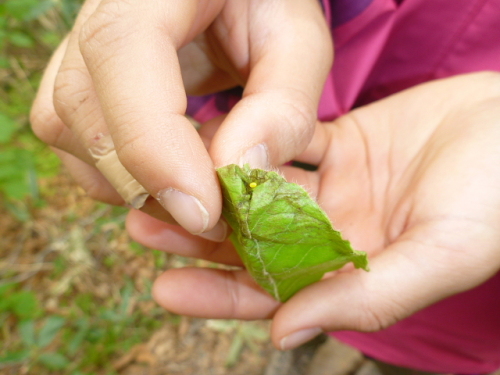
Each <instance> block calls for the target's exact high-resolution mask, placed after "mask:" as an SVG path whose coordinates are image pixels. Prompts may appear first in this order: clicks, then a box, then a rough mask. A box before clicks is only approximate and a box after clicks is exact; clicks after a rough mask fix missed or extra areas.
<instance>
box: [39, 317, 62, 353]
mask: <svg viewBox="0 0 500 375" xmlns="http://www.w3.org/2000/svg"><path fill="white" fill-rule="evenodd" d="M65 322H66V320H65V319H64V318H62V317H60V316H49V317H48V318H47V319H46V320H45V324H44V325H43V327H42V328H41V329H40V332H38V346H39V347H40V348H44V347H46V346H47V345H49V344H50V343H51V342H52V341H53V340H54V338H55V337H56V335H57V334H58V333H59V330H60V329H61V328H62V326H63V325H64V323H65Z"/></svg>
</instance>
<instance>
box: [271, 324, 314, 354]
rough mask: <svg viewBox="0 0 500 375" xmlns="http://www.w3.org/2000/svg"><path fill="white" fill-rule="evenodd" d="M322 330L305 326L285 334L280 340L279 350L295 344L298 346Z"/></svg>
mask: <svg viewBox="0 0 500 375" xmlns="http://www.w3.org/2000/svg"><path fill="white" fill-rule="evenodd" d="M321 332H323V330H322V329H321V328H317V327H316V328H307V329H303V330H302V331H297V332H294V333H291V334H289V335H288V336H285V337H283V338H282V339H281V341H280V349H281V350H290V349H294V348H296V347H297V346H300V345H302V344H304V343H306V342H308V341H310V340H312V339H313V338H315V337H316V336H318V335H319V334H320V333H321Z"/></svg>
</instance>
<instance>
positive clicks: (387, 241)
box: [127, 73, 500, 349]
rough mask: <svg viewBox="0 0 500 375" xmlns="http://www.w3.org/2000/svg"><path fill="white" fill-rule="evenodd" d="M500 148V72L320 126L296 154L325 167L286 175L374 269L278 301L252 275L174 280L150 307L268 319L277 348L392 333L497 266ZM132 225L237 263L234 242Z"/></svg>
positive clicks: (149, 235) (192, 274)
mask: <svg viewBox="0 0 500 375" xmlns="http://www.w3.org/2000/svg"><path fill="white" fill-rule="evenodd" d="M214 126H216V124H215V125H214V124H213V123H212V124H207V125H206V127H207V128H210V127H214ZM204 131H206V132H207V133H211V132H213V129H202V133H203V132H204ZM499 144H500V74H498V73H475V74H469V75H462V76H456V77H453V78H448V79H443V80H439V81H434V82H431V83H427V84H423V85H420V86H416V87H414V88H411V89H409V90H406V91H404V92H401V93H398V94H395V95H393V96H391V97H389V98H386V99H384V100H381V101H379V102H376V103H373V104H371V105H368V106H365V107H362V108H359V109H356V110H354V111H352V112H350V113H349V114H347V115H345V116H343V117H341V118H339V119H338V120H336V121H334V122H330V123H323V124H318V126H317V128H316V132H315V136H314V138H313V140H312V142H311V143H310V144H309V147H308V148H307V150H306V151H305V152H304V153H303V154H302V155H301V156H300V157H299V160H302V161H304V162H308V163H312V164H317V165H318V166H319V168H318V170H317V171H316V172H306V171H303V170H299V169H295V168H292V167H284V168H282V172H283V173H284V174H285V176H286V177H287V178H288V179H289V180H291V181H297V182H298V183H300V184H302V185H304V186H306V188H307V189H308V190H309V191H311V192H312V194H313V195H315V196H316V198H317V200H318V201H319V202H320V204H321V206H322V207H323V208H324V209H325V210H326V212H327V213H328V214H329V216H330V218H331V220H332V222H333V224H334V226H335V227H336V228H337V229H339V230H341V231H342V233H343V235H344V236H345V237H346V238H347V239H349V240H350V241H351V242H352V244H353V246H354V248H356V249H358V250H364V251H367V252H368V254H369V258H370V268H371V271H370V272H364V271H361V270H354V269H353V268H352V267H350V268H349V267H348V268H346V269H344V270H341V271H340V272H337V273H334V274H332V275H329V276H328V277H326V278H324V279H323V280H322V281H320V282H318V283H315V284H312V285H310V286H308V287H306V288H304V289H303V290H301V291H300V292H298V293H297V294H296V295H295V296H293V297H292V298H291V299H290V300H289V301H287V302H286V303H284V304H279V303H277V302H276V301H274V300H273V299H272V298H271V297H270V296H269V295H267V294H266V293H265V292H264V291H262V290H261V289H260V288H259V287H258V286H257V285H255V283H254V282H253V281H252V280H251V279H250V277H249V275H248V273H247V272H246V271H245V270H244V269H239V270H233V271H222V270H216V269H201V268H181V269H172V270H168V271H166V272H165V273H164V274H163V275H162V276H160V277H159V278H158V280H156V283H155V285H154V296H155V298H156V300H157V301H158V303H159V304H160V305H162V306H163V307H164V308H166V309H168V310H170V311H173V312H176V313H178V314H183V315H190V316H197V317H204V318H231V319H261V318H270V319H272V321H273V322H272V339H273V342H274V344H275V345H276V346H277V347H278V348H282V349H289V348H291V347H293V346H296V345H298V344H300V343H301V342H302V341H304V340H307V339H310V338H311V337H310V336H311V335H313V334H317V333H319V332H320V331H325V332H327V331H335V330H345V329H351V330H361V331H376V330H379V329H382V328H384V327H387V326H389V325H391V324H393V323H395V322H396V321H398V320H401V319H403V318H405V317H407V316H409V315H411V314H412V313H414V312H416V311H418V310H420V309H422V308H424V307H426V306H428V305H430V304H432V303H435V302H436V301H439V300H441V299H443V298H446V297H448V296H450V295H453V294H455V293H459V292H462V291H465V290H468V289H471V288H473V287H475V286H477V285H479V284H480V283H482V282H484V281H485V280H487V279H488V278H489V277H491V276H493V275H494V274H495V273H496V272H498V270H499V269H500V245H499V244H500V230H499V229H500V195H499V194H498V192H499V191H500V147H499ZM127 227H128V230H129V232H130V234H131V235H132V237H133V238H134V239H135V240H137V241H139V242H141V243H143V244H145V245H146V246H150V247H154V248H157V249H161V250H164V251H167V252H171V253H176V254H180V255H184V256H189V257H195V258H202V259H208V260H211V261H214V262H218V263H223V264H229V265H236V266H241V263H240V261H239V259H238V257H237V255H236V253H235V251H234V249H233V247H232V246H231V244H230V243H229V242H228V241H226V242H223V243H215V242H210V241H207V240H204V239H201V238H199V237H194V236H192V235H190V234H189V233H187V232H186V231H184V230H183V229H182V228H179V227H175V226H172V225H169V224H167V223H164V222H161V221H158V220H156V219H154V218H151V217H150V216H147V215H145V214H144V213H141V212H140V211H132V212H130V214H129V216H128V220H127ZM305 307H307V308H305ZM315 328H318V329H316V330H315ZM303 330H309V331H305V332H306V334H298V335H297V332H304V331H303ZM294 334H295V335H294Z"/></svg>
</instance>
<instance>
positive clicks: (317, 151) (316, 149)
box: [294, 121, 334, 166]
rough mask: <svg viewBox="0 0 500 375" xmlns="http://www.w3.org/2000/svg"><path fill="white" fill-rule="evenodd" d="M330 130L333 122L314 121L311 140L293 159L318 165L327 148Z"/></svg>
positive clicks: (332, 129)
mask: <svg viewBox="0 0 500 375" xmlns="http://www.w3.org/2000/svg"><path fill="white" fill-rule="evenodd" d="M332 131H334V125H333V123H322V122H319V121H318V122H316V126H315V128H314V134H313V136H312V139H311V141H310V142H309V143H308V145H307V147H306V149H305V150H304V151H303V152H302V153H301V154H299V155H297V156H296V157H295V158H294V160H296V161H299V162H302V163H306V164H311V165H316V166H317V165H320V164H321V161H322V160H323V158H324V156H325V153H326V150H328V145H329V143H330V140H331V134H332Z"/></svg>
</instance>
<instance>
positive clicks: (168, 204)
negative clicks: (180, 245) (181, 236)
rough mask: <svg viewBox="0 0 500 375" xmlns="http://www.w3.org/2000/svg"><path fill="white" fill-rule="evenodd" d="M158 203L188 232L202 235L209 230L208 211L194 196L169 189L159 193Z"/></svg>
mask: <svg viewBox="0 0 500 375" xmlns="http://www.w3.org/2000/svg"><path fill="white" fill-rule="evenodd" d="M158 201H159V202H160V204H161V205H162V206H163V208H164V209H166V210H167V211H168V212H170V214H171V215H172V216H173V217H174V219H175V221H177V223H179V225H181V226H182V227H183V228H184V229H186V230H187V231H188V232H191V233H192V234H200V233H202V232H203V231H204V230H205V229H207V226H208V221H209V215H208V211H207V209H206V208H205V207H203V205H202V204H201V202H200V201H199V200H198V199H196V198H195V197H193V196H192V195H188V194H185V193H182V192H180V191H178V190H175V189H172V188H169V189H165V190H162V191H160V192H159V193H158Z"/></svg>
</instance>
